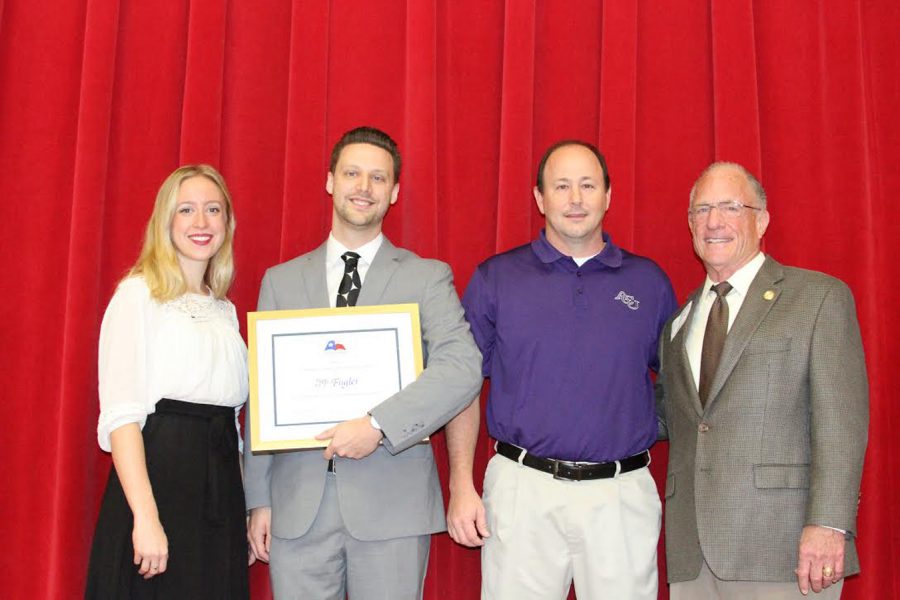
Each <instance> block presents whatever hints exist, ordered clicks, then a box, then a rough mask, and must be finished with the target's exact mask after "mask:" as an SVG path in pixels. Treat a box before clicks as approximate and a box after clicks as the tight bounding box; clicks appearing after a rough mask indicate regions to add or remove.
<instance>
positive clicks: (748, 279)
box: [703, 252, 766, 297]
mask: <svg viewBox="0 0 900 600" xmlns="http://www.w3.org/2000/svg"><path fill="white" fill-rule="evenodd" d="M764 262H766V255H765V254H763V253H762V252H757V253H756V256H754V257H753V258H751V259H750V262H748V263H747V264H746V265H744V266H743V267H741V268H740V269H738V270H737V271H735V272H734V274H732V276H731V277H729V278H728V280H727V281H728V283H730V284H731V287H732V289H733V290H734V291H736V292H737V293H738V294H740V295H741V296H742V297H743V296H746V295H747V290H749V289H750V284H751V283H753V279H754V278H755V277H756V274H757V273H759V270H760V269H761V268H762V266H763V263H764ZM714 285H716V284H715V282H713V280H712V279H710V278H709V275H707V276H706V281H704V282H703V294H704V295H707V294H709V293H710V288H712V286H714Z"/></svg>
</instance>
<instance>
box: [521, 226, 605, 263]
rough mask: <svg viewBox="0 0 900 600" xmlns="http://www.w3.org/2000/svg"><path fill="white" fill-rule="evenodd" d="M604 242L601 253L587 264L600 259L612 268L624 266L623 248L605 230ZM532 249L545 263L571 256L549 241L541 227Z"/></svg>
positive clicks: (532, 243)
mask: <svg viewBox="0 0 900 600" xmlns="http://www.w3.org/2000/svg"><path fill="white" fill-rule="evenodd" d="M603 242H604V244H605V245H604V246H603V250H601V251H600V254H598V255H597V256H595V257H593V258H592V259H591V260H589V261H587V262H586V263H585V264H586V265H587V264H590V263H592V262H593V261H599V262H600V264H602V265H604V266H607V267H610V268H612V269H615V268H618V267H620V266H622V249H621V248H619V247H618V246H616V245H615V244H613V242H612V237H610V235H609V234H608V233H606V232H605V231H604V232H603ZM531 250H532V251H533V252H534V254H535V256H537V257H538V259H539V260H540V261H541V262H542V263H544V264H550V263H553V262H556V261H558V260H560V259H564V258H569V259H570V258H571V257H570V256H568V255H566V254H563V253H562V252H560V251H559V250H557V249H556V248H555V247H554V246H553V244H551V243H550V242H548V241H547V234H546V233H545V231H544V230H543V229H541V234H540V236H538V238H537V239H536V240H534V241H532V242H531Z"/></svg>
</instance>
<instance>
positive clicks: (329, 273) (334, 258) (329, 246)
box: [325, 233, 384, 308]
mask: <svg viewBox="0 0 900 600" xmlns="http://www.w3.org/2000/svg"><path fill="white" fill-rule="evenodd" d="M382 241H384V234H381V233H379V234H378V237H376V238H375V239H374V240H372V241H371V242H366V243H365V244H363V245H362V246H360V247H359V248H357V249H356V250H352V252H356V253H357V254H359V263H358V264H357V265H356V271H357V273H359V280H360V282H365V280H366V273H368V272H369V267H370V266H371V265H372V261H373V260H375V255H376V254H377V253H378V249H379V248H381V242H382ZM348 251H349V249H348V248H347V247H346V246H344V245H343V244H342V243H340V242H339V241H337V239H335V237H334V234H333V233H330V234H328V242H327V243H326V245H325V279H326V282H327V284H328V301H329V302H330V303H331V308H334V307H335V305H336V304H337V291H338V288H339V287H340V285H341V279H343V277H344V259H342V258H341V255H342V254H343V253H344V252H348Z"/></svg>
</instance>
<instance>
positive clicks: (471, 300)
mask: <svg viewBox="0 0 900 600" xmlns="http://www.w3.org/2000/svg"><path fill="white" fill-rule="evenodd" d="M603 240H604V241H605V242H606V246H605V247H604V248H603V251H602V252H601V253H600V254H599V255H597V256H595V257H594V258H592V259H590V260H589V261H587V262H586V263H584V265H582V266H581V267H579V266H578V265H576V264H575V262H574V261H573V260H572V259H571V257H569V256H566V255H564V254H562V253H560V252H559V250H557V249H556V248H554V247H553V246H551V245H550V243H549V242H548V241H547V238H546V237H545V235H544V232H541V235H540V237H539V238H538V239H536V240H534V241H533V242H532V243H531V244H528V245H525V246H520V247H518V248H515V249H513V250H510V251H509V252H504V253H503V254H499V255H497V256H494V257H492V258H489V259H488V260H486V261H484V262H483V263H481V265H479V267H478V269H477V270H476V272H475V274H474V275H473V276H472V280H471V281H470V282H469V287H468V288H467V289H466V293H465V296H464V298H463V307H464V308H465V311H466V318H467V319H468V321H469V324H470V325H471V327H472V334H473V335H474V336H475V341H476V342H477V343H478V347H479V348H480V349H481V352H482V354H483V356H484V362H483V364H482V373H483V375H484V376H485V377H490V379H491V391H490V400H489V402H488V407H487V425H488V431H489V432H490V434H491V436H492V437H493V438H495V439H497V440H501V441H504V442H509V443H511V444H515V445H517V446H521V447H522V448H525V449H526V450H528V451H529V452H531V453H532V454H535V455H537V456H542V457H545V458H557V459H561V460H574V461H590V462H606V461H610V460H617V459H621V458H625V457H628V456H631V455H633V454H637V453H638V452H641V451H643V450H646V449H647V448H649V447H650V446H651V445H652V444H653V442H654V441H655V440H656V432H657V425H656V412H655V406H654V397H653V385H652V382H651V380H650V372H649V369H653V370H656V369H657V368H658V366H659V365H658V359H657V355H656V348H657V343H658V340H659V334H660V331H662V328H663V325H664V324H665V322H666V320H667V319H668V318H669V317H670V316H671V315H672V313H674V312H675V309H676V308H677V304H676V302H675V294H674V292H673V291H672V284H671V283H670V282H669V278H668V277H666V274H665V273H663V271H662V269H660V268H659V267H658V266H657V265H656V263H654V262H653V261H651V260H650V259H647V258H644V257H642V256H637V255H635V254H631V253H630V252H627V251H625V250H622V249H621V248H619V247H618V246H615V245H613V243H612V241H611V239H610V237H609V235H607V234H606V233H604V234H603Z"/></svg>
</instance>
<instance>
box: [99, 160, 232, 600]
mask: <svg viewBox="0 0 900 600" xmlns="http://www.w3.org/2000/svg"><path fill="white" fill-rule="evenodd" d="M234 225H235V224H234V214H233V211H232V204H231V197H230V196H229V193H228V188H227V187H226V185H225V181H224V180H223V179H222V176H221V175H220V174H219V173H218V172H217V171H216V170H215V169H214V168H212V167H210V166H208V165H192V166H185V167H181V168H179V169H177V170H176V171H175V172H174V173H172V174H171V175H170V176H169V177H168V178H167V179H166V180H165V182H164V183H163V185H162V187H161V188H160V190H159V193H158V194H157V196H156V204H155V206H154V208H153V215H152V216H151V217H150V222H149V223H148V225H147V231H146V235H145V239H144V246H143V249H142V251H141V255H140V257H139V258H138V261H137V263H136V264H135V265H134V267H132V268H131V271H130V272H129V274H128V275H127V276H126V277H125V279H123V280H122V281H121V282H120V283H119V286H118V288H117V289H116V292H115V294H114V295H113V297H112V300H110V302H109V306H108V307H107V309H106V314H105V315H104V317H103V324H102V326H101V328H100V352H99V392H100V419H99V423H98V426H97V437H98V441H99V444H100V447H101V448H103V449H104V450H106V451H111V452H112V458H113V466H114V468H113V470H112V471H111V472H110V476H109V482H108V484H107V488H106V493H105V495H104V498H103V503H102V506H101V509H100V518H99V520H98V523H97V529H96V531H95V533H94V544H93V548H92V551H91V560H90V566H89V568H88V583H87V590H86V592H85V597H86V598H116V599H127V598H192V599H198V598H216V599H219V598H248V597H249V589H248V583H247V559H248V553H247V541H246V540H247V538H246V525H245V509H244V496H243V491H242V486H241V474H240V466H239V450H238V445H239V441H238V440H239V435H238V432H237V427H236V414H237V411H238V410H239V409H240V407H241V405H242V404H243V403H244V400H245V399H246V396H247V367H246V358H247V350H246V347H245V345H244V342H243V340H242V338H241V336H240V333H239V331H238V321H237V315H236V313H235V309H234V305H232V304H231V302H229V301H228V300H227V298H226V297H225V294H226V292H227V291H228V288H229V286H230V285H231V282H232V279H233V276H234V264H233V260H232V239H233V237H234Z"/></svg>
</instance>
